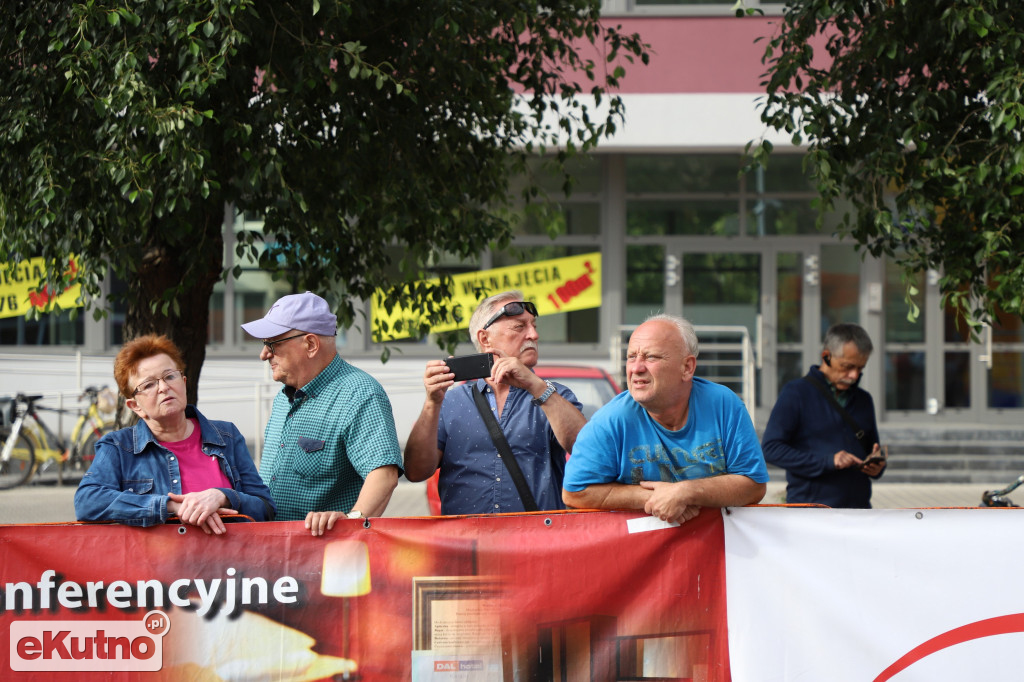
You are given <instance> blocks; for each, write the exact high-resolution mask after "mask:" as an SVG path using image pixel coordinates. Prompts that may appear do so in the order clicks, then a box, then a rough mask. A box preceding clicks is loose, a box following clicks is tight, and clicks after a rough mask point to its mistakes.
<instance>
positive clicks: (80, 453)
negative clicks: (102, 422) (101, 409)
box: [65, 426, 114, 475]
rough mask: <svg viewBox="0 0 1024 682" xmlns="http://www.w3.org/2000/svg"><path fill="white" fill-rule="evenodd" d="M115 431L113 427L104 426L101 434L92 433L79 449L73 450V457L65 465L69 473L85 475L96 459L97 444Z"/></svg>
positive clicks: (100, 431)
mask: <svg viewBox="0 0 1024 682" xmlns="http://www.w3.org/2000/svg"><path fill="white" fill-rule="evenodd" d="M113 430H114V428H113V427H112V426H104V427H101V428H100V430H99V433H97V432H96V431H95V430H93V431H91V432H90V433H89V435H88V436H87V437H86V439H85V440H84V441H82V444H81V445H80V446H79V447H77V448H73V449H72V450H71V456H70V457H68V461H67V464H66V465H65V466H67V468H68V471H69V472H70V473H73V474H82V475H85V472H86V471H88V470H89V467H91V466H92V461H93V459H95V458H96V443H98V442H99V440H100V438H102V437H103V436H104V435H106V434H108V433H110V432H111V431H113Z"/></svg>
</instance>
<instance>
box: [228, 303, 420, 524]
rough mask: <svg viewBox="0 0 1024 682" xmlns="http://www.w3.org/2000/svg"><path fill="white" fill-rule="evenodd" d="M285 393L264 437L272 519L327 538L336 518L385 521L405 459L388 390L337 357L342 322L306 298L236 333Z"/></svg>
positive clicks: (276, 309)
mask: <svg viewBox="0 0 1024 682" xmlns="http://www.w3.org/2000/svg"><path fill="white" fill-rule="evenodd" d="M242 329H244V330H245V331H246V332H247V333H249V334H251V335H252V336H255V337H256V338H258V339H262V340H263V349H262V350H261V351H260V359H261V360H266V361H267V363H268V364H269V365H270V369H271V372H273V376H274V379H275V380H276V381H280V382H281V383H282V384H284V387H283V388H282V389H281V391H280V392H279V393H278V394H277V396H275V398H274V407H273V411H272V412H271V415H270V420H269V421H268V422H267V426H266V430H265V433H264V445H263V455H262V457H261V459H260V475H261V476H262V477H263V480H264V481H265V482H266V484H267V485H268V486H269V487H270V490H271V493H272V494H273V496H274V502H275V503H276V504H277V520H279V521H289V520H298V519H305V523H306V528H307V529H309V530H310V531H311V532H312V533H313V535H323V533H324V531H327V530H330V529H331V528H333V527H334V523H335V521H336V520H337V519H339V518H341V517H347V518H350V519H359V518H364V517H370V516H380V515H381V514H383V513H384V509H385V508H386V507H387V504H388V501H389V500H390V499H391V493H392V492H393V491H394V489H395V486H396V485H397V484H398V476H399V474H400V473H401V469H400V467H401V465H402V456H401V450H400V448H399V447H398V437H397V435H396V433H395V417H394V413H393V412H392V411H391V401H390V400H388V396H387V394H386V393H385V392H384V388H383V387H382V386H381V385H380V383H378V382H377V380H376V379H374V378H373V377H371V376H370V375H369V374H367V373H366V372H364V371H362V370H361V369H358V368H356V367H353V366H352V365H350V364H348V363H347V362H345V361H344V360H342V359H341V357H339V356H338V351H337V347H336V345H335V336H336V335H337V331H338V319H337V317H336V316H335V315H334V313H332V312H331V309H330V306H329V305H328V304H327V301H325V300H324V299H323V298H321V297H319V296H317V295H316V294H313V293H311V292H308V291H307V292H305V293H302V294H293V295H291V296H284V297H283V298H281V299H279V300H278V301H277V302H276V303H274V305H272V306H271V307H270V310H269V311H268V312H267V314H266V315H265V316H264V317H263V318H261V319H259V320H254V321H253V322H248V323H246V324H243V325H242Z"/></svg>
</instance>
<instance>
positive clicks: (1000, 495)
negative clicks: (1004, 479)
mask: <svg viewBox="0 0 1024 682" xmlns="http://www.w3.org/2000/svg"><path fill="white" fill-rule="evenodd" d="M1021 485H1024V475H1021V476H1018V477H1017V480H1015V481H1014V482H1013V483H1011V484H1010V485H1008V486H1006V487H1005V488H1000V489H999V490H986V491H985V492H983V493H982V494H981V506H982V507H1017V506H1019V505H1016V504H1014V503H1013V500H1011V499H1010V498H1009V497H1007V495H1009V494H1010V493H1012V492H1013V491H1014V490H1016V489H1017V488H1019V487H1020V486H1021Z"/></svg>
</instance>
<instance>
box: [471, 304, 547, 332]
mask: <svg viewBox="0 0 1024 682" xmlns="http://www.w3.org/2000/svg"><path fill="white" fill-rule="evenodd" d="M523 313H530V314H531V315H533V316H534V317H537V306H535V305H534V304H532V303H530V302H529V301H512V302H511V303H506V304H505V305H503V306H501V310H499V311H498V312H496V313H494V315H493V316H492V317H491V319H489V320H487V324H485V325H484V329H487V328H488V327H490V326H491V325H492V324H494V323H495V322H497V321H498V320H500V319H501V318H502V317H504V316H505V315H508V316H509V317H515V316H516V315H522V314H523Z"/></svg>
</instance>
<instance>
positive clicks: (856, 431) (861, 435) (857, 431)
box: [804, 374, 874, 455]
mask: <svg viewBox="0 0 1024 682" xmlns="http://www.w3.org/2000/svg"><path fill="white" fill-rule="evenodd" d="M804 381H806V382H807V383H809V384H810V385H811V386H814V387H815V388H816V389H818V391H819V392H820V393H821V394H822V395H823V396H825V399H826V400H828V401H829V402H830V403H831V404H832V407H834V408H836V410H838V411H839V414H840V415H842V417H843V421H845V422H846V423H847V425H849V427H850V428H851V429H853V435H854V436H856V438H857V440H858V441H859V442H860V446H861V447H862V448H864V454H868V455H869V454H871V450H872V448H873V447H874V443H868V442H867V437H868V434H867V432H865V431H864V429H862V428H861V427H860V426H858V425H857V422H855V421H853V417H851V416H850V413H849V412H847V411H846V409H845V408H844V407H843V406H842V405H840V404H839V401H838V400H836V397H835V396H834V395H832V391H830V390H829V389H828V387H827V386H824V385H823V384H822V383H821V382H820V381H818V380H817V379H815V378H814V377H812V376H811V375H810V374H807V375H805V376H804Z"/></svg>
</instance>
